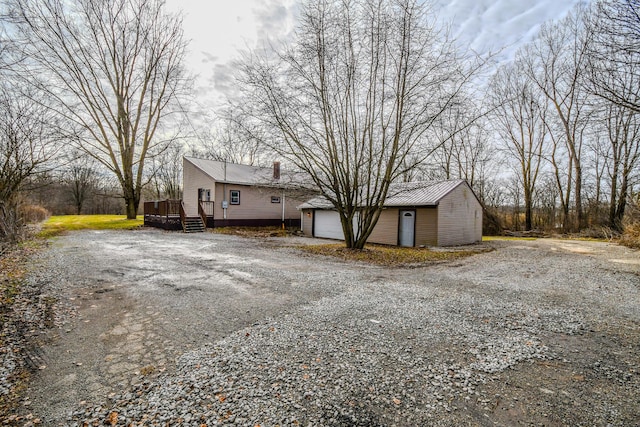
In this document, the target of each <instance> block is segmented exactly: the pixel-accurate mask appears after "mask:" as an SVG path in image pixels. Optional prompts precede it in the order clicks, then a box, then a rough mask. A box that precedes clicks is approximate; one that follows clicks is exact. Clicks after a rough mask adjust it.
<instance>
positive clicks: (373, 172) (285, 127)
mask: <svg viewBox="0 0 640 427" xmlns="http://www.w3.org/2000/svg"><path fill="white" fill-rule="evenodd" d="M268 55H269V54H268V53H265V54H262V55H260V54H257V53H255V54H254V55H253V56H250V57H247V58H246V60H245V61H244V63H243V64H242V65H241V76H240V86H241V90H242V92H243V95H244V97H243V99H242V101H241V102H240V103H238V105H236V109H237V110H238V111H241V112H242V113H243V114H244V116H245V118H246V119H245V121H249V122H250V123H252V124H255V125H256V126H257V127H256V130H254V132H255V133H256V134H257V136H258V137H260V138H261V139H262V141H263V142H264V143H265V144H266V145H267V146H269V147H270V148H272V149H273V150H275V151H276V152H277V153H279V154H280V155H281V156H282V157H283V158H284V159H286V160H287V161H289V162H290V163H291V164H293V165H295V166H296V167H297V168H299V169H300V170H302V171H304V172H305V173H306V174H308V176H309V177H310V179H311V180H312V181H313V184H314V185H315V186H316V187H317V189H318V190H319V191H320V192H321V193H322V195H323V196H324V197H325V198H326V199H328V200H329V201H330V202H331V203H332V205H333V206H334V207H335V209H336V211H337V212H338V214H339V215H340V220H341V223H342V229H343V232H344V236H345V242H346V245H347V247H350V248H357V249H361V248H363V246H364V244H365V242H366V241H367V239H368V237H369V235H370V234H371V232H372V231H373V227H374V226H375V224H376V222H377V220H378V218H379V216H380V213H381V211H382V208H383V205H384V202H385V199H386V197H387V195H388V194H389V186H390V185H391V183H392V182H394V181H395V180H397V179H401V177H402V175H403V174H404V173H405V172H406V171H407V170H410V169H412V168H414V167H415V166H416V164H418V163H420V162H422V161H424V160H425V159H426V158H428V156H429V154H430V153H431V152H432V150H433V146H431V145H429V143H428V140H427V138H426V134H427V132H428V130H429V129H430V128H431V127H432V126H433V125H434V122H435V120H436V119H437V118H438V117H439V116H440V115H441V114H442V113H443V111H445V110H447V108H448V107H449V105H450V104H451V100H452V99H453V98H454V97H455V95H456V93H457V92H458V91H459V90H460V89H461V87H462V86H463V84H464V82H466V81H467V80H468V79H469V77H470V75H471V71H470V69H471V68H472V67H470V66H464V65H462V62H463V61H462V58H460V56H459V55H458V53H457V52H456V50H455V48H454V46H453V44H452V43H450V41H449V40H448V39H447V38H446V35H445V34H444V32H443V31H441V30H440V29H439V28H437V27H436V25H435V17H434V16H433V15H432V14H430V13H429V11H428V10H427V9H426V8H425V6H423V5H421V4H419V3H418V2H417V1H414V0H352V1H341V0H321V1H317V2H316V1H307V2H306V3H305V4H304V5H303V7H302V8H301V12H300V23H299V26H298V28H297V32H296V38H295V41H294V42H293V43H292V44H291V45H289V46H288V47H287V48H286V49H285V50H284V51H283V52H281V53H278V54H276V55H274V56H275V58H274V56H271V57H270V56H268ZM466 65H469V64H466ZM258 131H259V133H258ZM409 154H413V155H414V157H413V159H412V160H411V161H410V162H408V160H409ZM354 221H355V225H354Z"/></svg>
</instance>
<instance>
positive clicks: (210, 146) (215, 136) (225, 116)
mask: <svg viewBox="0 0 640 427" xmlns="http://www.w3.org/2000/svg"><path fill="white" fill-rule="evenodd" d="M233 110H234V109H227V110H225V111H223V112H222V115H221V116H222V117H221V118H219V119H218V120H217V121H216V124H217V126H215V127H214V128H212V130H211V131H209V132H208V133H207V134H205V135H204V136H202V137H201V139H202V140H203V141H204V142H203V143H202V144H201V146H200V147H198V148H196V149H194V150H193V152H194V154H195V155H197V156H200V157H204V158H207V159H211V160H218V161H227V162H231V163H237V164H243V165H251V166H259V165H261V164H266V163H267V160H266V157H267V156H268V155H267V153H265V147H264V146H263V145H262V144H261V142H260V141H259V140H258V139H256V138H255V137H254V135H253V133H252V132H251V131H247V126H248V125H249V124H248V123H242V117H239V116H237V115H236V113H235V112H234V111H233Z"/></svg>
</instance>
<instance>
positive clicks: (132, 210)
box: [125, 197, 140, 219]
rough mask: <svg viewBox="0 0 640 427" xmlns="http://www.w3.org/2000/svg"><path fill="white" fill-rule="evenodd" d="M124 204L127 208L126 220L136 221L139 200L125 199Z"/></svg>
mask: <svg viewBox="0 0 640 427" xmlns="http://www.w3.org/2000/svg"><path fill="white" fill-rule="evenodd" d="M125 204H126V206H127V219H136V218H137V216H138V206H139V205H140V199H137V200H136V198H135V197H134V198H132V199H130V198H127V199H125Z"/></svg>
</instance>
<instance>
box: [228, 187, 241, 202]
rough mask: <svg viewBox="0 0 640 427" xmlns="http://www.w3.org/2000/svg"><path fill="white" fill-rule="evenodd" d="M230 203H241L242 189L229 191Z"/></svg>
mask: <svg viewBox="0 0 640 427" xmlns="http://www.w3.org/2000/svg"><path fill="white" fill-rule="evenodd" d="M229 203H231V204H232V205H239V204H240V190H231V191H229Z"/></svg>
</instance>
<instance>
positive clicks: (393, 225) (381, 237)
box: [368, 208, 399, 245]
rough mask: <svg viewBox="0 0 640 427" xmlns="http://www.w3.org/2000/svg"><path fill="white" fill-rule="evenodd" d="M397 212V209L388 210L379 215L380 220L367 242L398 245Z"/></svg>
mask: <svg viewBox="0 0 640 427" xmlns="http://www.w3.org/2000/svg"><path fill="white" fill-rule="evenodd" d="M398 211H399V209H397V208H389V209H385V210H383V211H382V213H380V218H379V219H378V222H377V223H376V226H375V227H374V228H373V232H372V233H371V235H370V236H369V240H368V242H370V243H379V244H382V245H397V244H398V215H399V213H398Z"/></svg>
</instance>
